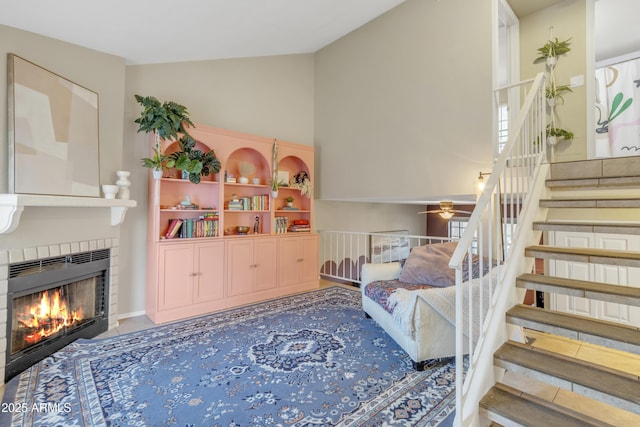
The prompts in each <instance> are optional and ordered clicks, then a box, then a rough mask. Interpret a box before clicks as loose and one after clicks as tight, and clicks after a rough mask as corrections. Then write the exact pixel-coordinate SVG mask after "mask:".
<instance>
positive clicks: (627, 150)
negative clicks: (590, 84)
mask: <svg viewBox="0 0 640 427" xmlns="http://www.w3.org/2000/svg"><path fill="white" fill-rule="evenodd" d="M595 148H596V153H595V154H596V157H622V156H640V58H636V59H632V60H630V61H625V62H620V63H617V64H614V65H610V66H606V67H602V68H599V69H597V70H596V147H595Z"/></svg>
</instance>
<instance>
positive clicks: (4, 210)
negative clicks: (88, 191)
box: [0, 194, 137, 234]
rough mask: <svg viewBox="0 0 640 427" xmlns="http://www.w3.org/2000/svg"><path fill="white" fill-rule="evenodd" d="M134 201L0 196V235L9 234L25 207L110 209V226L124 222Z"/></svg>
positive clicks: (69, 197) (134, 204)
mask: <svg viewBox="0 0 640 427" xmlns="http://www.w3.org/2000/svg"><path fill="white" fill-rule="evenodd" d="M136 205H137V203H136V201H135V200H122V199H101V198H97V197H95V198H94V197H73V196H43V195H33V194H0V234H6V233H11V232H12V231H14V230H15V229H16V228H18V224H19V223H20V216H21V215H22V212H23V211H24V208H25V207H59V208H73V207H77V208H110V209H111V225H112V226H116V225H119V224H120V223H122V221H124V216H125V214H126V212H127V209H128V208H135V207H136Z"/></svg>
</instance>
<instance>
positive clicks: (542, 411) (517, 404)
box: [480, 383, 610, 427]
mask: <svg viewBox="0 0 640 427" xmlns="http://www.w3.org/2000/svg"><path fill="white" fill-rule="evenodd" d="M480 407H481V408H483V409H485V410H486V411H487V412H489V413H490V414H496V415H497V416H498V417H500V418H501V419H499V420H497V422H502V419H506V420H510V421H515V422H517V423H520V424H521V425H526V426H532V427H536V426H544V427H547V426H565V427H574V426H575V427H585V426H610V424H606V423H604V422H602V421H600V420H597V419H595V418H592V417H589V416H587V415H584V414H580V413H578V412H575V411H573V410H571V409H569V408H565V407H563V406H560V405H557V404H555V403H552V402H549V401H546V400H543V399H540V398H538V397H535V396H532V395H530V394H527V393H524V392H521V391H520V390H517V389H515V388H513V387H510V386H508V385H505V384H502V383H496V384H495V385H494V386H493V387H492V388H491V389H490V390H489V391H488V392H487V393H486V394H485V395H484V397H483V398H482V399H481V400H480Z"/></svg>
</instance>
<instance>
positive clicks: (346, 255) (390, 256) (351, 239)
mask: <svg viewBox="0 0 640 427" xmlns="http://www.w3.org/2000/svg"><path fill="white" fill-rule="evenodd" d="M318 234H319V235H320V276H321V277H323V278H326V279H337V280H338V281H344V282H351V283H360V271H361V269H362V265H363V264H364V263H369V262H373V263H385V262H393V261H402V260H404V259H406V258H407V256H408V255H409V251H410V250H411V248H413V247H415V246H423V245H430V244H432V243H442V242H447V241H450V240H453V239H449V238H447V237H433V236H414V235H409V233H408V232H407V231H404V230H398V231H394V232H392V231H389V232H378V233H375V232H358V231H333V230H319V231H318Z"/></svg>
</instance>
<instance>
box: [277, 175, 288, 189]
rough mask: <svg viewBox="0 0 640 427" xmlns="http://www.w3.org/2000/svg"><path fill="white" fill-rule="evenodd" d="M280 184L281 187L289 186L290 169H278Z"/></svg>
mask: <svg viewBox="0 0 640 427" xmlns="http://www.w3.org/2000/svg"><path fill="white" fill-rule="evenodd" d="M278 185H279V186H280V187H288V186H289V172H288V171H278Z"/></svg>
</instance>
